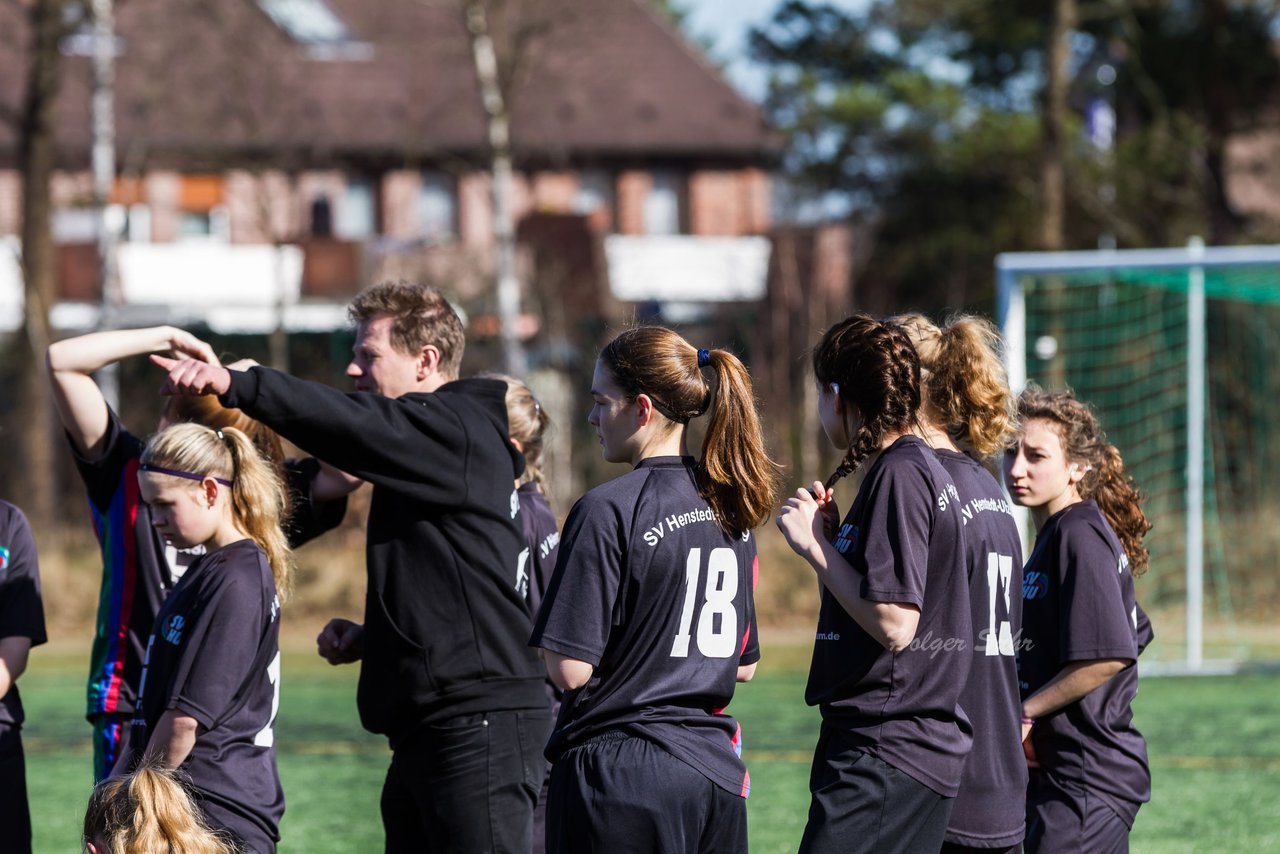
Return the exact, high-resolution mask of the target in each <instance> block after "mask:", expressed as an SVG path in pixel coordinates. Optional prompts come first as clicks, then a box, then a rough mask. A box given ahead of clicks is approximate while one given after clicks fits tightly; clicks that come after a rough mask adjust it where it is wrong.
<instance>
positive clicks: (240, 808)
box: [117, 424, 292, 854]
mask: <svg viewBox="0 0 1280 854" xmlns="http://www.w3.org/2000/svg"><path fill="white" fill-rule="evenodd" d="M138 488H139V491H140V492H141V495H142V498H143V500H144V501H146V502H147V504H148V505H149V507H150V509H151V520H152V524H153V525H154V526H155V528H156V530H157V531H158V532H159V533H160V534H161V535H162V536H163V537H164V538H165V539H166V541H168V542H169V543H170V544H172V545H173V546H175V547H177V548H192V547H194V546H203V547H204V552H205V553H204V554H203V555H202V556H201V557H200V558H198V559H197V560H196V561H195V562H194V563H193V564H192V565H191V567H190V568H189V569H188V570H187V571H186V573H185V574H184V575H183V576H182V578H181V580H179V582H178V584H177V585H176V586H175V587H174V589H173V592H172V593H170V594H169V597H168V598H167V599H166V600H165V603H164V605H163V607H162V608H161V609H160V612H159V614H158V615H157V616H156V620H155V625H154V629H153V631H152V634H151V638H150V640H149V641H148V644H147V654H146V660H145V665H144V667H143V671H142V687H141V689H140V692H139V697H138V701H137V706H136V712H135V716H134V719H133V721H132V726H131V732H130V738H129V744H128V749H127V750H126V751H125V752H124V753H123V754H122V758H121V761H120V763H119V764H118V765H117V772H120V771H128V770H129V769H130V768H132V767H134V766H135V765H137V764H138V763H140V762H155V763H156V764H158V765H160V766H161V767H164V768H167V769H181V770H182V771H183V772H184V773H185V774H186V775H187V776H188V777H189V778H190V780H191V787H192V790H193V793H194V794H195V796H196V799H197V801H198V802H199V804H200V807H201V809H202V810H203V813H204V818H205V820H206V822H207V823H208V824H209V825H210V826H211V827H213V828H215V829H216V830H218V831H220V832H224V833H226V834H227V835H228V837H230V838H232V839H233V840H234V841H235V843H236V844H237V845H238V846H240V847H241V848H243V849H245V850H248V851H253V852H258V854H264V852H265V854H269V853H270V852H274V851H275V844H276V842H277V841H278V840H279V838H280V833H279V829H278V828H279V822H280V817H281V815H282V814H283V813H284V794H283V792H282V791H281V788H280V777H279V774H278V772H277V770H276V755H275V748H274V725H275V714H276V710H277V708H278V707H279V698H280V694H279V691H280V622H279V615H280V602H281V599H282V596H283V594H284V593H285V592H286V591H287V590H288V588H289V581H290V577H291V574H292V556H291V554H290V551H289V547H288V544H287V542H286V541H285V537H284V534H283V533H282V532H281V529H280V523H281V515H282V512H283V508H284V502H285V497H284V486H283V484H282V483H281V481H280V478H279V477H278V475H277V474H276V472H275V470H274V469H273V467H272V466H271V464H269V463H268V462H267V461H266V460H264V459H263V458H262V456H261V455H260V454H259V453H258V451H257V450H256V449H255V448H254V446H253V443H252V442H251V441H250V440H249V438H248V437H247V436H246V435H245V434H244V433H242V432H241V431H239V430H236V429H234V428H230V427H229V428H227V429H225V430H212V429H210V428H208V427H204V426H201V425H198V424H178V425H175V426H172V427H168V428H166V429H165V430H163V431H161V432H160V433H158V434H156V436H155V437H153V438H152V440H151V441H150V442H149V443H148V444H147V447H146V449H145V450H144V451H143V453H142V457H141V464H140V466H139V470H138Z"/></svg>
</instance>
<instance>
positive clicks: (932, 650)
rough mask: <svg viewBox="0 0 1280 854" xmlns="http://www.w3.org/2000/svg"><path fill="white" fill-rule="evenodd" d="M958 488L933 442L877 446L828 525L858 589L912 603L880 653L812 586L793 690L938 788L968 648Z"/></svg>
mask: <svg viewBox="0 0 1280 854" xmlns="http://www.w3.org/2000/svg"><path fill="white" fill-rule="evenodd" d="M962 526H963V517H962V515H961V500H960V494H959V492H957V491H956V487H955V484H953V483H952V482H951V477H950V476H949V475H948V474H947V472H946V470H945V469H943V467H942V464H941V463H940V462H939V461H938V458H937V456H936V455H935V454H934V452H933V449H932V448H930V447H929V446H928V445H926V444H925V443H924V442H922V441H920V440H919V439H917V438H916V437H914V436H904V437H902V438H900V439H898V440H897V441H896V442H894V443H893V445H891V446H890V447H889V448H888V449H886V450H885V451H884V452H883V453H881V454H880V457H879V459H877V460H876V461H875V463H874V464H873V465H872V466H871V468H870V470H869V471H868V472H867V475H866V478H865V479H864V480H863V482H862V485H861V487H860V488H859V489H858V495H857V497H856V498H855V499H854V502H853V506H852V507H851V508H850V509H849V513H848V515H847V516H846V517H845V520H844V523H843V524H842V525H841V527H840V530H839V531H838V532H837V534H836V540H835V547H836V549H837V550H838V551H839V552H840V553H841V554H842V555H844V558H845V560H846V561H847V562H848V563H849V565H850V567H851V570H852V571H853V572H855V573H857V574H858V575H859V576H860V577H861V579H862V581H861V593H862V598H863V599H866V600H867V601H870V602H895V603H900V604H909V605H914V606H916V607H917V608H919V609H920V621H919V624H918V626H917V628H916V634H915V638H914V640H912V642H911V644H910V645H909V646H908V648H907V649H905V650H903V651H901V652H898V653H891V652H889V651H888V650H887V649H885V648H884V647H883V646H881V645H880V643H879V641H877V640H875V639H874V638H872V637H871V635H869V634H867V633H866V632H865V631H863V629H862V627H861V626H859V625H858V623H857V622H856V621H855V620H854V619H853V617H851V616H849V614H848V612H847V611H845V610H844V608H843V607H842V606H841V605H840V603H839V601H837V600H836V598H835V597H834V596H833V595H832V594H831V593H830V592H829V591H827V590H823V592H822V606H821V610H820V612H819V616H818V631H817V636H816V639H815V642H814V647H813V664H812V666H811V667H810V670H809V685H808V688H807V689H806V691H805V700H806V701H807V702H808V703H809V704H810V705H820V706H821V708H822V716H823V720H824V721H826V722H827V723H828V724H830V725H832V726H836V727H839V728H841V729H843V730H846V731H847V732H848V733H849V735H850V736H851V737H852V738H854V739H855V740H858V741H861V742H862V743H863V744H864V746H865V749H866V751H867V752H868V753H871V754H874V755H876V756H878V757H880V759H882V760H883V761H885V762H887V763H889V764H890V765H892V766H893V767H895V768H897V769H898V770H900V771H902V772H904V773H906V774H909V775H910V776H911V777H913V778H915V779H916V780H917V781H919V782H920V783H922V784H924V785H926V786H928V787H929V788H931V789H933V790H934V791H935V792H937V793H938V794H940V795H944V796H946V797H953V796H955V794H956V791H957V790H958V788H959V785H960V774H961V769H962V767H963V765H964V759H965V754H967V753H968V752H969V747H970V744H971V743H972V741H973V730H972V727H971V726H970V724H969V719H968V718H967V717H966V716H965V714H964V712H963V711H962V710H961V708H960V705H959V700H960V692H961V691H962V690H963V688H964V685H965V680H966V679H967V677H968V675H969V667H970V662H971V660H972V658H973V655H972V653H971V652H970V650H969V644H970V639H971V638H973V637H974V632H973V630H972V621H971V619H970V605H969V582H968V565H967V562H966V555H967V554H968V552H967V550H966V546H965V539H964V530H963V527H962Z"/></svg>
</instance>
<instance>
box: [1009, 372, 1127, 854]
mask: <svg viewBox="0 0 1280 854" xmlns="http://www.w3.org/2000/svg"><path fill="white" fill-rule="evenodd" d="M1018 416H1019V419H1020V430H1019V434H1018V438H1017V442H1016V443H1015V444H1014V446H1013V447H1012V448H1010V449H1009V451H1008V452H1007V453H1006V455H1005V480H1006V482H1007V483H1008V486H1009V492H1010V495H1012V497H1013V500H1014V501H1015V502H1016V503H1018V504H1021V505H1022V506H1024V507H1027V508H1029V509H1030V511H1031V518H1032V519H1033V520H1034V521H1035V524H1036V545H1035V549H1034V550H1033V551H1032V553H1031V558H1030V559H1029V560H1028V561H1027V565H1026V568H1025V570H1024V576H1023V577H1024V581H1023V620H1024V623H1023V625H1024V630H1023V632H1024V636H1023V642H1022V650H1021V652H1020V655H1019V659H1018V673H1019V677H1020V678H1021V680H1022V695H1023V700H1022V723H1023V737H1024V749H1025V750H1026V754H1027V758H1028V762H1029V764H1031V779H1030V783H1029V785H1028V789H1027V801H1026V809H1027V838H1026V850H1027V851H1028V852H1031V854H1046V852H1057V851H1066V850H1088V851H1127V850H1128V845H1129V830H1130V828H1132V826H1133V821H1134V818H1135V817H1136V816H1137V813H1138V808H1139V806H1141V805H1142V804H1143V803H1145V802H1146V801H1148V800H1149V799H1150V797H1151V774H1150V771H1149V770H1148V767H1147V748H1146V742H1145V741H1144V739H1143V738H1142V734H1141V733H1140V732H1138V730H1137V729H1136V728H1135V727H1134V726H1133V710H1132V703H1133V699H1134V697H1135V696H1136V695H1137V691H1138V674H1137V668H1136V667H1135V666H1134V665H1135V663H1136V661H1137V658H1138V654H1139V653H1140V652H1141V651H1142V649H1143V648H1144V647H1145V646H1146V645H1147V643H1148V642H1149V641H1150V640H1151V638H1152V634H1151V630H1150V623H1149V622H1148V621H1147V620H1146V615H1145V614H1143V613H1142V609H1141V608H1140V607H1138V603H1137V599H1136V597H1135V595H1134V585H1133V579H1134V576H1136V575H1141V574H1142V573H1143V572H1144V571H1145V569H1146V563H1147V550H1146V547H1145V546H1144V545H1143V543H1142V538H1143V536H1144V535H1145V534H1146V532H1147V531H1148V530H1149V529H1150V527H1151V526H1150V524H1149V523H1148V522H1147V519H1146V516H1145V515H1144V514H1143V512H1142V508H1141V506H1140V500H1141V498H1140V496H1139V494H1138V492H1137V490H1136V488H1135V487H1134V485H1133V482H1132V480H1131V479H1130V478H1129V476H1128V475H1127V474H1126V473H1125V470H1124V463H1123V462H1122V461H1121V459H1120V453H1119V451H1117V450H1116V448H1115V447H1114V446H1113V445H1110V444H1108V443H1107V441H1106V438H1105V436H1104V435H1103V433H1102V429H1101V427H1100V426H1099V425H1098V420H1097V418H1096V417H1095V416H1094V414H1093V412H1092V410H1091V409H1090V408H1089V407H1088V406H1087V405H1085V404H1084V403H1082V402H1080V401H1079V400H1076V399H1075V397H1074V396H1073V395H1072V394H1071V393H1070V392H1066V391H1063V392H1052V393H1050V392H1046V391H1043V390H1041V389H1039V388H1034V387H1032V388H1028V389H1027V390H1026V391H1024V392H1023V393H1022V396H1021V397H1020V398H1019V401H1018Z"/></svg>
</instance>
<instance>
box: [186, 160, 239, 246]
mask: <svg viewBox="0 0 1280 854" xmlns="http://www.w3.org/2000/svg"><path fill="white" fill-rule="evenodd" d="M178 239H179V240H219V241H224V242H226V241H230V239H231V220H230V217H229V215H228V212H227V209H226V207H224V195H223V182H222V176H221V175H183V176H182V184H181V187H180V190H179V194H178Z"/></svg>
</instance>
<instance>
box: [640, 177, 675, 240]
mask: <svg viewBox="0 0 1280 854" xmlns="http://www.w3.org/2000/svg"><path fill="white" fill-rule="evenodd" d="M652 178H653V186H652V187H651V188H650V189H649V195H648V196H646V197H645V200H644V231H645V234H680V233H681V231H682V228H681V219H682V217H681V213H682V211H683V208H684V176H682V175H680V174H678V173H676V172H654V173H652Z"/></svg>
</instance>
